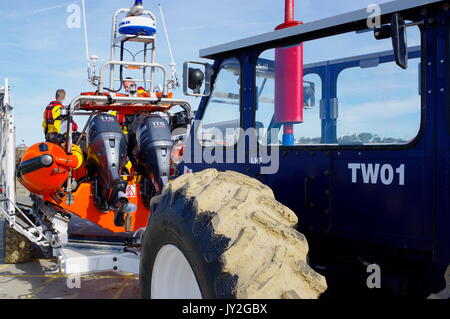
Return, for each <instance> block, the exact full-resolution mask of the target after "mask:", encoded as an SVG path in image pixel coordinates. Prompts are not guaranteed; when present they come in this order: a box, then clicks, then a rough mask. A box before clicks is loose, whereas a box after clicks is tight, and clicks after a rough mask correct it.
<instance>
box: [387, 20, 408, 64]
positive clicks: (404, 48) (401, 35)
mask: <svg viewBox="0 0 450 319" xmlns="http://www.w3.org/2000/svg"><path fill="white" fill-rule="evenodd" d="M391 29H392V31H391V32H392V47H393V48H394V55H395V62H396V63H397V65H398V66H399V67H401V68H402V69H405V70H406V69H407V68H408V40H407V36H406V24H405V20H403V18H402V16H401V15H399V14H398V13H396V14H394V15H393V16H392V19H391Z"/></svg>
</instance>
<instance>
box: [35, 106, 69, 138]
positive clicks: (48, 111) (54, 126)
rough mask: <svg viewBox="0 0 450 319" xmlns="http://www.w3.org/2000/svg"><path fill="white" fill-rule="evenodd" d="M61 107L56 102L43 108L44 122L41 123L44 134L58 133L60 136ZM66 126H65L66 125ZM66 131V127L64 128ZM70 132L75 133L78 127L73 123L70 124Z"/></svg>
mask: <svg viewBox="0 0 450 319" xmlns="http://www.w3.org/2000/svg"><path fill="white" fill-rule="evenodd" d="M62 107H63V105H62V104H61V103H60V102H58V101H52V102H50V104H49V105H48V106H47V107H46V108H45V111H44V122H43V123H42V127H43V128H44V134H45V135H47V134H48V133H58V134H61V129H62V128H63V127H62V123H61V121H62V118H61V108H62ZM66 126H67V125H66ZM65 130H67V127H65ZM72 130H73V131H77V130H78V125H77V123H75V122H74V121H73V122H72Z"/></svg>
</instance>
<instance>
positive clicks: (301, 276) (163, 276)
mask: <svg viewBox="0 0 450 319" xmlns="http://www.w3.org/2000/svg"><path fill="white" fill-rule="evenodd" d="M151 207H152V208H153V209H152V214H151V217H150V220H149V225H148V227H147V230H146V232H145V234H144V238H143V244H142V256H141V264H140V289H141V296H142V297H143V298H156V299H159V298H191V299H194V298H205V299H213V298H252V299H253V298H257V299H259V298H262V299H266V298H318V297H319V296H320V295H321V294H322V293H323V292H324V291H325V290H326V288H327V286H326V281H325V278H324V277H322V276H321V275H319V274H318V273H316V272H315V271H314V270H313V269H312V268H311V267H310V266H309V265H308V263H307V254H308V244H307V241H306V239H305V237H304V236H303V235H302V234H300V233H299V232H297V231H296V230H295V229H293V228H292V227H293V226H295V225H296V224H297V221H298V219H297V216H296V215H295V214H294V212H292V211H291V210H290V209H288V208H287V207H285V206H283V205H282V204H280V203H279V202H277V201H276V200H275V198H274V195H273V192H272V190H271V189H270V188H269V187H267V186H265V185H263V184H262V183H260V182H259V181H257V180H255V179H252V178H249V177H247V176H245V175H242V174H239V173H235V172H229V171H227V172H218V171H216V170H214V169H208V170H205V171H202V172H199V173H196V174H187V175H183V176H181V177H179V178H178V179H176V180H175V181H174V182H172V183H170V184H169V185H168V186H166V187H165V188H164V190H163V192H162V194H161V195H160V196H158V197H156V198H154V199H153V200H152V203H151Z"/></svg>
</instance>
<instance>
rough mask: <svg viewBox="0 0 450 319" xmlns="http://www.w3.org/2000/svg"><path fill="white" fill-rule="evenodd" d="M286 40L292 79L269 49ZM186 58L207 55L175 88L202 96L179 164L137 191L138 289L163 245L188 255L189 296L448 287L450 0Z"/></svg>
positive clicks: (355, 15)
mask: <svg viewBox="0 0 450 319" xmlns="http://www.w3.org/2000/svg"><path fill="white" fill-rule="evenodd" d="M291 20H292V19H291ZM300 45H303V49H304V60H305V64H304V67H303V70H300V71H301V72H303V80H300V81H297V82H296V83H293V80H292V79H296V78H298V74H296V75H295V74H294V76H293V75H292V72H300V71H299V70H297V69H296V66H292V67H291V68H286V65H284V66H283V62H284V63H287V62H286V60H284V61H281V62H282V63H280V60H278V61H277V59H280V56H281V57H283V54H284V53H283V50H290V49H292V48H296V47H299V46H300ZM297 52H301V51H297ZM200 56H201V57H202V58H206V59H212V60H214V63H213V65H212V66H210V65H209V64H203V65H204V71H203V72H200V71H199V70H200V69H199V68H197V67H199V66H198V65H197V66H196V67H194V66H193V65H190V64H189V63H187V64H186V65H185V90H186V91H187V92H189V90H192V92H193V93H192V95H194V96H203V97H202V100H201V102H200V106H199V108H198V111H197V112H196V116H195V121H194V123H193V125H192V126H191V127H189V128H188V129H190V134H189V138H188V139H187V141H185V147H184V154H183V161H182V162H181V163H180V164H179V165H178V167H177V170H178V174H180V175H182V176H180V177H178V178H177V179H176V180H175V181H174V182H173V183H171V184H170V185H169V187H168V188H167V189H165V190H164V191H163V193H162V195H161V196H158V197H156V198H155V199H154V200H153V201H152V204H151V205H152V208H153V210H152V212H153V213H152V216H151V217H150V221H149V227H148V228H147V231H146V234H145V239H144V242H143V250H142V251H143V255H142V258H141V288H142V294H143V296H144V297H146V296H156V295H157V292H158V291H159V295H158V296H160V297H164V296H166V295H164V294H163V293H161V291H163V292H164V287H166V286H167V284H164V283H162V281H163V280H162V279H160V278H161V276H158V274H161V273H164V271H163V270H161V269H164V267H166V268H167V264H168V263H166V262H165V261H164V260H166V261H167V260H170V258H174V259H173V260H178V261H179V262H178V263H177V264H179V265H181V264H183V262H184V263H186V260H187V262H188V264H189V265H190V267H185V268H184V269H187V270H186V271H185V272H186V273H189V274H188V275H187V277H186V278H191V282H196V283H197V284H196V285H192V286H193V287H194V288H192V291H191V294H190V296H191V295H194V296H198V297H204V298H215V297H255V298H267V297H269V298H270V297H273V298H297V297H300V298H315V297H319V296H321V297H322V298H333V297H339V296H387V295H389V296H390V295H394V296H408V297H421V298H422V297H423V298H426V297H429V296H431V297H435V298H438V297H439V298H449V296H450V285H449V284H450V278H449V277H450V231H449V229H450V196H449V194H450V193H449V192H450V171H449V163H450V153H449V150H450V94H449V93H450V60H449V57H450V3H449V2H448V1H439V0H414V1H411V0H398V1H393V2H389V3H386V4H383V5H380V6H372V7H369V8H364V9H362V10H359V11H355V12H350V13H348V14H343V15H339V16H336V17H332V18H328V19H324V20H320V21H317V22H312V23H307V24H295V25H293V26H291V27H289V28H282V29H281V30H277V31H274V32H270V33H266V34H262V35H259V36H256V37H251V38H247V39H243V40H239V41H235V42H231V43H227V44H224V45H219V46H215V47H212V48H209V49H205V50H201V51H200ZM199 64H202V63H199ZM200 67H201V66H200ZM281 69H283V70H282V71H280V70H281ZM289 72H291V74H289ZM280 74H281V75H280ZM280 76H284V77H280ZM296 76H297V77H296ZM280 84H281V85H282V86H283V89H282V91H281V92H282V93H280ZM286 87H288V88H289V89H290V90H291V91H290V93H289V94H292V95H293V96H296V98H297V101H298V97H300V98H301V99H302V100H303V103H302V105H301V106H300V109H299V106H298V105H295V104H296V102H295V98H294V99H293V100H292V99H291V98H290V97H289V96H288V97H286V96H285V95H286ZM297 90H299V91H301V92H302V93H301V94H300V95H298V91H297ZM202 92H204V93H203V94H202ZM280 101H281V102H280ZM283 101H284V102H283ZM286 101H287V102H286ZM319 101H320V102H319ZM316 102H319V103H316ZM280 103H281V104H282V105H281V106H280V105H279V104H280ZM292 109H294V110H292ZM290 112H291V113H292V112H294V113H295V112H297V113H298V114H300V117H297V118H296V119H294V120H292V119H289V113H290ZM287 113H288V115H286V114H287ZM294 117H295V116H294ZM192 173H193V174H192ZM275 198H276V200H277V201H276V200H275ZM293 212H294V213H295V215H294V214H293ZM297 218H298V219H297ZM297 221H298V224H297ZM291 227H294V228H295V230H294V228H291ZM305 238H306V239H307V240H308V243H306V239H305ZM174 247H178V249H177V248H174ZM180 251H181V253H182V254H180ZM182 255H184V257H185V258H183V257H182ZM164 256H165V257H164ZM170 256H171V257H170ZM169 257H170V258H169ZM177 258H178V259H177ZM249 265H251V266H249ZM180 267H181V266H180ZM158 271H159V272H158ZM189 276H190V277H189ZM445 279H446V280H447V282H446V280H445ZM158 282H159V283H158ZM188 286H189V285H188ZM166 290H167V289H166ZM152 294H153V295H152ZM155 294H156V295H155ZM188 295H189V294H188Z"/></svg>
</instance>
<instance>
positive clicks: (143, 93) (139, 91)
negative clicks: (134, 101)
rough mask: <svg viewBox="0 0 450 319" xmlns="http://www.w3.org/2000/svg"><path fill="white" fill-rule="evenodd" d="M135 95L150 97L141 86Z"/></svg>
mask: <svg viewBox="0 0 450 319" xmlns="http://www.w3.org/2000/svg"><path fill="white" fill-rule="evenodd" d="M137 95H138V96H139V97H150V93H148V92H147V90H146V89H144V88H143V87H142V86H140V87H138V88H137Z"/></svg>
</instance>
